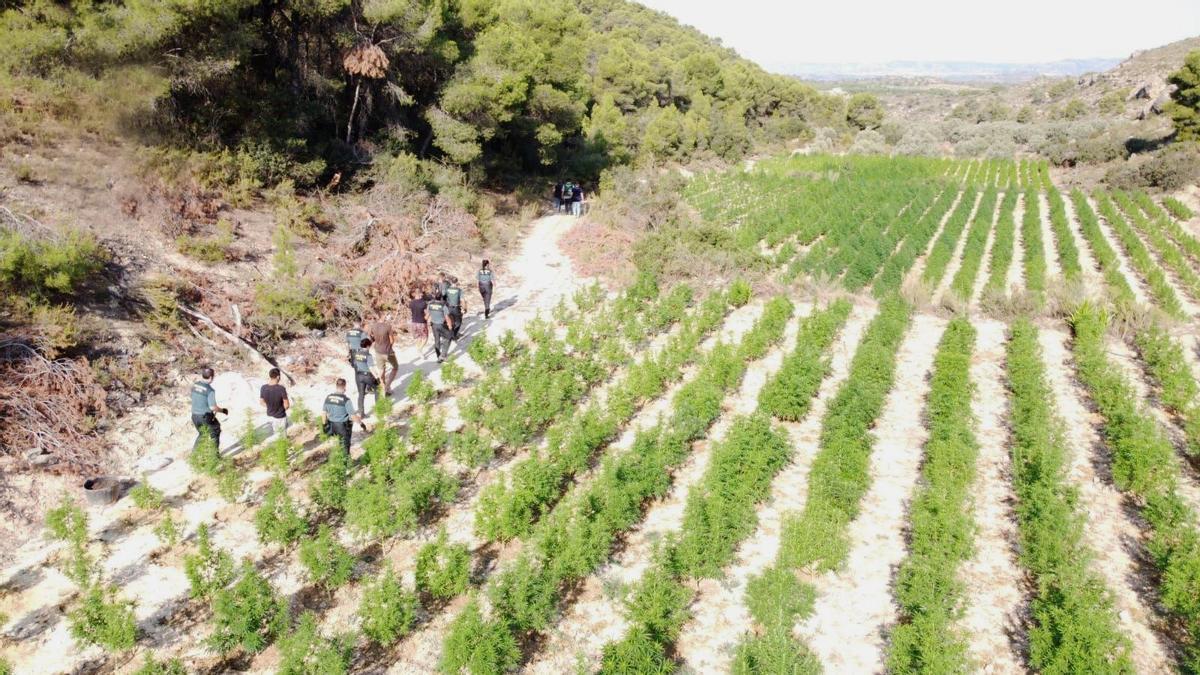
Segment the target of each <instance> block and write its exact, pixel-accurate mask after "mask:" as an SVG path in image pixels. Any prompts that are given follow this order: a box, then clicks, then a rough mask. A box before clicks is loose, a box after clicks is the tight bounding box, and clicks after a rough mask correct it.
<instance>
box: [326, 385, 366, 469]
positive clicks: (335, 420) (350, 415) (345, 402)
mask: <svg viewBox="0 0 1200 675" xmlns="http://www.w3.org/2000/svg"><path fill="white" fill-rule="evenodd" d="M334 386H335V387H336V391H334V392H333V393H332V394H330V395H328V396H326V397H325V405H324V409H323V412H324V415H325V430H326V434H327V435H329V436H335V437H337V438H338V439H339V440H340V441H341V444H342V449H343V450H345V451H346V454H347V455H349V454H350V435H351V432H353V431H354V422H358V423H359V424H360V425H361V426H362V430H363V431H366V430H367V425H366V424H365V423H364V422H363V421H362V416H361V415H359V414H358V412H356V411H355V410H354V404H353V403H351V402H350V397H349V396H347V395H346V380H345V379H343V378H340V377H339V378H338V379H337V382H335V383H334Z"/></svg>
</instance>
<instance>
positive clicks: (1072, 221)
mask: <svg viewBox="0 0 1200 675" xmlns="http://www.w3.org/2000/svg"><path fill="white" fill-rule="evenodd" d="M1063 205H1064V206H1065V207H1066V209H1065V210H1066V214H1067V229H1069V230H1070V231H1071V236H1072V237H1073V238H1074V239H1075V248H1077V249H1078V250H1079V266H1080V267H1082V268H1083V281H1084V283H1085V284H1086V285H1087V286H1088V287H1089V288H1094V287H1097V286H1098V285H1099V284H1100V283H1101V280H1102V278H1103V277H1102V275H1101V274H1100V263H1099V262H1097V261H1096V256H1095V255H1094V254H1093V253H1092V247H1091V246H1088V243H1087V239H1086V238H1084V236H1083V230H1082V229H1080V227H1079V217H1078V215H1077V214H1076V213H1075V202H1073V201H1072V200H1071V199H1070V195H1063Z"/></svg>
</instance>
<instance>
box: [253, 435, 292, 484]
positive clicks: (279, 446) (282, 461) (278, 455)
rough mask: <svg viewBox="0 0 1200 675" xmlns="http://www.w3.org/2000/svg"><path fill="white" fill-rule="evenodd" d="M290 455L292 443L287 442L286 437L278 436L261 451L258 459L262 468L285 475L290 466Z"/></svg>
mask: <svg viewBox="0 0 1200 675" xmlns="http://www.w3.org/2000/svg"><path fill="white" fill-rule="evenodd" d="M291 455H292V442H291V441H290V440H288V437H287V436H284V435H280V436H279V437H278V438H276V439H275V440H273V441H271V442H270V443H268V444H267V447H265V448H263V449H262V452H261V453H259V457H258V458H259V461H261V462H262V465H263V466H264V467H266V468H268V469H271V470H272V471H274V472H276V473H278V474H280V475H286V474H287V471H288V468H289V467H290V466H291Z"/></svg>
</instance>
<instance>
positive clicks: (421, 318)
mask: <svg viewBox="0 0 1200 675" xmlns="http://www.w3.org/2000/svg"><path fill="white" fill-rule="evenodd" d="M426 304H427V301H426V300H425V296H424V295H422V294H421V292H420V291H413V292H412V297H410V298H409V300H408V311H409V313H410V314H411V316H410V317H409V324H408V332H410V333H412V334H413V337H414V338H416V337H419V338H421V347H420V348H421V349H425V344H426V343H427V342H429V324H428V323H426V322H425V305H426Z"/></svg>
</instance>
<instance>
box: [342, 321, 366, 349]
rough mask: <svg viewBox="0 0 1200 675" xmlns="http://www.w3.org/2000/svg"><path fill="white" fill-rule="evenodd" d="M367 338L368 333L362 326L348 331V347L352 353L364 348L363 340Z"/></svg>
mask: <svg viewBox="0 0 1200 675" xmlns="http://www.w3.org/2000/svg"><path fill="white" fill-rule="evenodd" d="M365 337H367V331H365V330H363V329H362V326H355V327H354V328H351V329H350V330H348V331H346V347H347V348H348V349H350V350H351V351H353V350H355V349H359V348H361V347H362V341H363V338H365Z"/></svg>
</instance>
